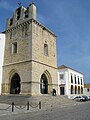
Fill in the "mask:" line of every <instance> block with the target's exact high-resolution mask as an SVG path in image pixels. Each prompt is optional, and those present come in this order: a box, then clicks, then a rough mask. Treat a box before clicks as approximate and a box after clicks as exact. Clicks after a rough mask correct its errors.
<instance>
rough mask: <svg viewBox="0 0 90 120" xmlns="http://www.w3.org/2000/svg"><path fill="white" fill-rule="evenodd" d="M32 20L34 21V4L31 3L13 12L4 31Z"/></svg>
mask: <svg viewBox="0 0 90 120" xmlns="http://www.w3.org/2000/svg"><path fill="white" fill-rule="evenodd" d="M32 18H33V19H35V20H36V6H35V4H34V3H32V4H30V5H29V6H28V7H27V8H25V7H23V6H20V7H19V8H17V9H16V10H15V12H14V14H13V17H10V18H8V19H7V25H6V30H7V29H10V28H11V27H14V26H16V25H19V24H21V23H22V22H25V21H27V20H29V19H32Z"/></svg>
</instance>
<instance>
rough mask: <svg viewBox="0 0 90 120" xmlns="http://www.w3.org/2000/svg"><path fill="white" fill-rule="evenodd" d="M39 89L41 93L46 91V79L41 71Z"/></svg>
mask: <svg viewBox="0 0 90 120" xmlns="http://www.w3.org/2000/svg"><path fill="white" fill-rule="evenodd" d="M40 91H41V94H47V93H48V79H47V76H46V75H45V74H44V73H43V74H42V76H41V80H40Z"/></svg>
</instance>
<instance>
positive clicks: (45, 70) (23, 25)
mask: <svg viewBox="0 0 90 120" xmlns="http://www.w3.org/2000/svg"><path fill="white" fill-rule="evenodd" d="M5 35H6V41H5V52H4V64H3V80H2V94H7V95H8V94H10V90H11V93H12V94H15V92H12V91H13V90H15V84H16V86H18V85H19V89H20V94H26V95H27V94H30V95H41V94H42V93H41V90H40V89H42V83H41V77H42V75H43V74H44V75H45V76H46V78H47V83H48V84H46V82H44V83H45V85H47V86H45V87H47V89H48V90H47V91H48V92H46V94H49V93H51V91H52V89H53V88H55V89H56V91H57V86H58V84H57V62H56V36H55V34H54V33H53V32H51V31H50V30H49V29H47V28H46V27H45V26H43V25H42V24H41V23H39V22H38V21H37V20H36V6H35V4H33V3H32V4H30V5H29V6H28V7H27V8H24V7H23V6H20V7H19V8H17V9H16V11H15V13H14V14H13V17H12V18H9V19H8V20H7V27H6V30H5ZM45 45H46V46H45ZM47 46H48V47H47ZM44 47H47V51H48V52H47V51H46V52H47V54H44V50H45V49H46V48H44ZM16 74H17V76H18V78H17V77H16V78H15V76H16ZM18 79H19V80H20V81H19V82H17V81H18ZM14 81H15V82H14ZM43 94H44V93H43Z"/></svg>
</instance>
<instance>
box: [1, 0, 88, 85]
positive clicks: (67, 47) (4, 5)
mask: <svg viewBox="0 0 90 120" xmlns="http://www.w3.org/2000/svg"><path fill="white" fill-rule="evenodd" d="M18 2H21V4H22V5H23V6H24V7H28V5H29V4H30V3H32V2H34V3H35V5H36V6H37V20H38V21H39V22H41V23H42V24H43V25H44V26H46V27H47V28H49V29H50V30H51V31H53V32H54V33H55V34H56V36H57V66H61V65H66V66H68V67H71V68H73V69H75V70H77V71H80V72H81V73H83V74H84V80H85V83H90V71H89V70H90V0H0V32H2V31H4V30H5V27H6V19H7V18H9V17H11V16H12V15H13V12H14V11H15V9H16V8H18V4H17V3H18Z"/></svg>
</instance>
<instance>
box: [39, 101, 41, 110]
mask: <svg viewBox="0 0 90 120" xmlns="http://www.w3.org/2000/svg"><path fill="white" fill-rule="evenodd" d="M39 109H41V101H39Z"/></svg>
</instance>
